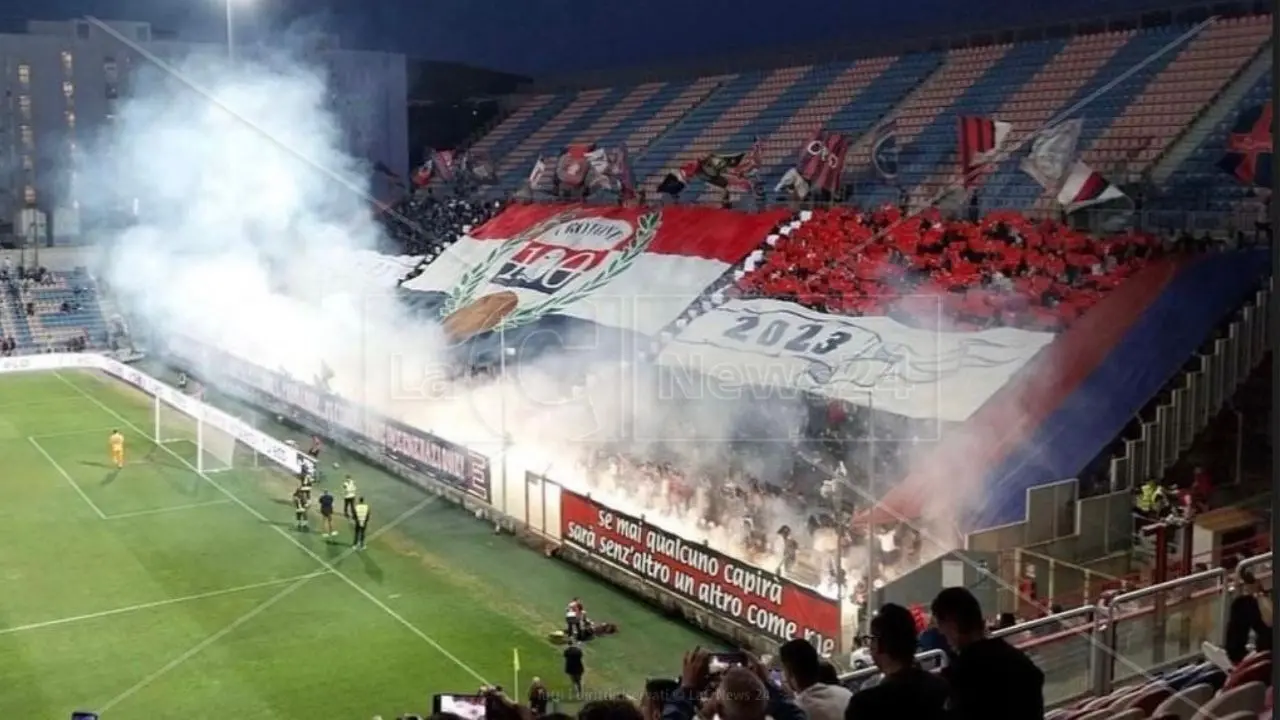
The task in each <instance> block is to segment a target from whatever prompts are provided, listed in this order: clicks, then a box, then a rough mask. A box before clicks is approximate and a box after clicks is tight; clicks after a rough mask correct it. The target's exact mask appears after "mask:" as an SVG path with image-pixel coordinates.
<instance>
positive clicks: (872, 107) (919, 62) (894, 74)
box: [767, 52, 944, 189]
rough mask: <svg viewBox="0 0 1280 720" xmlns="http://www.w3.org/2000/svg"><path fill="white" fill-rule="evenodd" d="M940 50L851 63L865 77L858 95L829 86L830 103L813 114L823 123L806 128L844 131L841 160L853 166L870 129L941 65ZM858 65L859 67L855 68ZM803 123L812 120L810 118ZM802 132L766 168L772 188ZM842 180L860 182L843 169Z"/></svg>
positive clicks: (788, 164) (863, 149)
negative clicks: (846, 146) (845, 143)
mask: <svg viewBox="0 0 1280 720" xmlns="http://www.w3.org/2000/svg"><path fill="white" fill-rule="evenodd" d="M943 59H944V55H943V53H940V52H927V53H913V54H910V55H903V56H901V57H896V58H894V57H889V58H872V59H869V60H860V61H858V63H857V64H855V65H854V67H853V71H854V73H855V74H858V73H861V75H862V76H863V77H865V78H866V79H865V81H863V83H862V91H861V93H859V94H854V93H849V92H844V91H842V90H841V89H839V88H838V86H833V90H831V91H829V92H828V95H827V98H826V101H827V102H828V103H831V102H832V101H834V104H833V105H832V104H828V105H826V106H824V110H822V111H819V112H817V113H815V115H816V117H814V120H816V119H817V118H823V119H824V122H822V123H821V124H820V125H817V124H815V126H814V127H813V128H812V129H810V130H809V133H812V132H813V130H814V129H818V128H819V127H821V128H825V129H827V130H833V131H837V132H841V133H844V134H845V135H846V136H848V137H849V138H850V143H849V150H848V154H847V155H846V159H845V167H846V168H848V169H849V170H850V171H851V170H852V169H853V167H854V162H855V158H856V157H858V154H859V153H861V154H862V155H863V156H865V157H869V155H868V153H869V151H870V147H871V142H872V136H871V135H869V134H868V133H870V131H871V130H872V129H873V128H874V127H875V126H876V125H877V124H878V123H879V122H881V121H882V120H884V119H885V118H886V117H887V116H888V115H889V112H890V111H891V110H892V109H893V108H894V107H895V106H897V105H898V103H900V102H902V101H903V99H904V98H906V97H908V96H909V95H910V93H912V92H913V91H915V90H916V89H917V88H919V87H920V85H921V84H922V83H924V82H925V81H926V80H927V79H928V78H929V77H930V76H931V75H932V74H933V73H934V72H936V71H937V70H938V68H940V67H941V66H942V62H943ZM859 68H861V70H859ZM806 122H813V121H812V120H809V121H806ZM807 136H808V135H807V134H802V136H801V137H798V138H796V141H795V142H794V143H793V144H792V146H791V147H790V148H789V149H781V152H783V153H784V155H783V156H782V159H783V162H782V163H781V164H779V165H776V166H775V167H773V168H772V169H771V170H770V171H769V177H768V179H767V182H768V183H769V184H768V188H769V189H772V188H773V187H775V186H776V185H777V184H778V181H779V180H781V179H782V175H783V174H785V173H786V172H787V170H788V169H789V168H790V167H791V164H792V162H793V161H794V158H795V156H796V152H797V149H798V147H799V141H800V140H803V139H804V138H805V137H807ZM845 176H846V182H848V181H850V178H853V180H852V183H853V187H855V188H856V187H857V186H858V185H859V184H862V183H860V182H859V181H858V180H857V179H856V178H857V176H856V175H855V174H853V173H852V172H846V173H845Z"/></svg>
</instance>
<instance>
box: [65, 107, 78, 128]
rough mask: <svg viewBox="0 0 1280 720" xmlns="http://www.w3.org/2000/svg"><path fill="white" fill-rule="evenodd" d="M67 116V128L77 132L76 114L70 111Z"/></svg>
mask: <svg viewBox="0 0 1280 720" xmlns="http://www.w3.org/2000/svg"><path fill="white" fill-rule="evenodd" d="M65 115H66V117H67V127H68V128H70V129H72V130H75V129H76V114H75V113H73V112H71V111H70V110H68V111H67V112H66V113H65Z"/></svg>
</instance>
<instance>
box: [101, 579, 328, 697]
mask: <svg viewBox="0 0 1280 720" xmlns="http://www.w3.org/2000/svg"><path fill="white" fill-rule="evenodd" d="M320 574H327V573H320ZM312 577H314V576H312ZM310 579H311V578H310V577H305V578H302V579H300V580H295V581H294V582H293V583H292V584H290V585H289V586H288V587H286V588H285V589H283V590H281V591H280V592H278V593H276V594H275V595H272V596H271V597H270V598H268V599H267V600H265V601H264V602H262V603H261V604H260V605H258V606H256V607H254V608H253V609H252V610H250V611H248V612H246V613H245V614H243V615H241V616H240V617H238V618H236V619H235V620H233V621H231V624H230V625H228V626H226V627H224V628H222V629H221V630H219V631H218V632H216V633H214V634H212V635H210V636H209V637H207V638H205V639H204V640H201V641H200V643H199V644H197V645H195V646H193V647H192V648H191V649H190V650H187V651H186V652H184V653H182V654H181V655H179V656H178V657H176V658H174V659H172V660H170V661H169V662H168V663H166V664H165V666H164V667H162V668H160V669H159V670H156V671H155V672H153V673H151V674H150V675H148V676H146V677H144V678H142V679H141V680H139V681H138V682H136V683H134V684H133V686H131V687H130V688H129V689H128V690H125V691H124V692H122V693H120V694H119V695H117V696H115V697H113V698H111V699H110V700H108V701H107V703H106V704H105V705H103V706H102V707H101V709H99V710H98V712H99V714H102V715H105V714H106V712H107V711H108V710H110V709H111V708H113V707H115V706H116V705H119V704H120V703H122V702H124V701H125V700H128V699H129V698H131V697H133V696H134V694H136V693H137V692H138V691H140V690H143V689H145V688H146V687H147V686H148V685H150V684H151V683H153V682H155V681H156V680H159V679H160V678H161V677H162V676H164V675H165V674H166V673H168V672H169V671H171V670H173V669H174V668H176V667H178V666H179V665H181V664H183V663H185V662H186V661H188V660H190V659H191V658H193V657H195V656H196V655H198V654H200V652H201V651H202V650H204V649H205V648H207V647H209V646H210V645H212V644H214V643H216V642H218V641H219V640H221V639H222V638H224V637H226V636H227V635H230V634H231V633H232V632H235V629H236V628H238V627H240V626H241V625H243V624H245V623H247V622H249V621H250V620H252V619H254V618H255V617H257V616H258V615H261V614H262V613H263V612H264V611H266V610H267V609H268V608H270V607H271V606H273V605H275V604H276V603H278V602H280V601H281V600H283V599H285V598H287V597H289V595H291V594H292V593H294V592H296V591H297V590H298V588H300V587H302V586H303V585H306V584H307V581H308V580H310Z"/></svg>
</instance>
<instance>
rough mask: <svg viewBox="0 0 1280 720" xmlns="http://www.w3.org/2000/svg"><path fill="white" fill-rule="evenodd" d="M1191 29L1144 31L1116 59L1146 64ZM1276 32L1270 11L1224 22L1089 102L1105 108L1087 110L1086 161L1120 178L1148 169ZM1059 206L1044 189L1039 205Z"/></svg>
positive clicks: (1083, 138) (1083, 143) (1115, 179)
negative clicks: (1148, 59)
mask: <svg viewBox="0 0 1280 720" xmlns="http://www.w3.org/2000/svg"><path fill="white" fill-rule="evenodd" d="M1186 30H1187V28H1186V27H1185V26H1174V27H1165V28H1155V29H1145V30H1142V31H1140V32H1139V33H1138V35H1137V36H1136V37H1135V41H1134V42H1130V43H1129V44H1128V45H1127V46H1126V47H1125V48H1124V50H1122V51H1121V52H1120V53H1117V54H1116V59H1119V58H1121V56H1126V55H1127V56H1128V57H1126V58H1125V59H1124V63H1123V64H1122V65H1120V66H1119V68H1124V67H1131V66H1133V65H1136V64H1138V63H1140V62H1141V61H1142V59H1143V58H1145V57H1147V56H1148V55H1150V54H1152V53H1154V52H1156V51H1158V50H1159V49H1160V48H1161V47H1163V46H1165V45H1166V44H1168V43H1169V42H1171V41H1173V40H1174V39H1176V38H1177V37H1178V35H1180V34H1182V33H1184V32H1186ZM1269 32H1270V16H1267V17H1265V18H1260V17H1250V18H1232V19H1227V20H1220V21H1218V22H1216V23H1214V24H1213V25H1210V26H1209V27H1208V28H1206V29H1204V30H1203V31H1201V32H1200V33H1199V34H1198V35H1196V36H1195V37H1194V38H1192V39H1191V40H1190V41H1189V42H1187V43H1186V44H1185V45H1183V46H1182V47H1181V48H1180V49H1179V50H1178V51H1177V52H1175V53H1167V54H1165V55H1164V56H1161V57H1160V58H1158V59H1157V60H1156V61H1155V62H1152V63H1150V64H1148V65H1147V66H1146V67H1144V68H1143V69H1142V70H1141V71H1139V72H1136V73H1134V74H1133V75H1131V76H1130V77H1128V78H1126V79H1125V80H1124V81H1123V82H1121V83H1120V84H1118V85H1117V86H1116V87H1115V88H1113V89H1111V90H1110V91H1109V92H1107V93H1106V94H1105V95H1103V96H1102V97H1100V98H1098V99H1097V100H1096V101H1094V102H1093V103H1091V104H1090V105H1089V106H1088V107H1089V108H1096V110H1097V111H1100V112H1089V110H1088V109H1086V110H1085V111H1084V112H1082V113H1081V115H1082V117H1084V118H1085V122H1084V131H1083V133H1082V134H1081V139H1080V143H1081V147H1083V148H1084V150H1083V152H1082V153H1081V159H1083V160H1084V161H1085V162H1086V163H1089V164H1090V165H1091V166H1092V167H1093V168H1094V169H1095V170H1098V171H1100V172H1102V173H1104V174H1106V175H1107V176H1108V177H1109V178H1110V179H1111V180H1112V181H1113V182H1125V181H1126V180H1128V179H1129V178H1130V177H1135V176H1138V175H1139V174H1141V173H1142V172H1143V171H1144V170H1146V169H1147V168H1148V167H1149V165H1150V164H1151V162H1152V161H1153V160H1155V159H1156V158H1157V157H1159V156H1160V155H1161V154H1162V153H1163V152H1164V151H1165V149H1166V148H1167V147H1168V146H1169V143H1171V142H1172V141H1173V139H1174V138H1175V137H1177V135H1178V134H1179V133H1180V132H1181V131H1182V129H1183V128H1185V127H1186V126H1188V125H1189V124H1190V123H1191V122H1192V121H1193V120H1194V119H1195V117H1196V116H1197V115H1199V114H1200V113H1201V112H1203V110H1204V109H1205V107H1206V105H1207V104H1208V103H1209V101H1210V100H1211V99H1212V98H1213V97H1214V95H1215V94H1216V93H1217V91H1218V89H1219V88H1221V87H1222V86H1224V85H1225V84H1226V83H1227V82H1228V81H1229V80H1230V79H1231V78H1233V77H1234V76H1236V75H1237V74H1238V73H1239V72H1240V71H1241V70H1242V69H1243V67H1244V66H1245V65H1246V64H1247V63H1248V61H1249V60H1250V59H1251V58H1253V56H1254V55H1256V54H1257V52H1258V49H1259V46H1260V45H1261V44H1262V43H1263V42H1265V41H1266V39H1267V36H1268V34H1269ZM1104 72H1105V71H1104ZM1119 72H1122V70H1120V71H1118V72H1116V73H1115V74H1113V75H1110V77H1115V75H1118V74H1119ZM1105 82H1106V81H1105V80H1104V84H1105ZM1054 204H1055V200H1054V198H1052V197H1050V196H1049V194H1048V193H1044V194H1042V195H1041V196H1040V198H1039V200H1038V201H1037V203H1036V207H1037V208H1039V209H1042V210H1048V209H1050V208H1052V207H1053V205H1054Z"/></svg>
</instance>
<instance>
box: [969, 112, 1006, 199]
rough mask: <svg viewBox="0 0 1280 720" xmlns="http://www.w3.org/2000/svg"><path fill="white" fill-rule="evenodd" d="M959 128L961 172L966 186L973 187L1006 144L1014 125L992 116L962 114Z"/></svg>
mask: <svg viewBox="0 0 1280 720" xmlns="http://www.w3.org/2000/svg"><path fill="white" fill-rule="evenodd" d="M959 129H960V172H961V173H962V174H963V176H964V186H965V187H972V186H973V183H974V181H975V180H977V179H978V177H979V176H980V175H981V172H980V170H981V169H982V167H983V166H984V165H986V164H987V163H988V162H991V160H992V159H993V158H995V156H996V155H997V154H998V153H999V152H1000V149H1001V147H1003V146H1004V141H1005V139H1006V138H1008V137H1009V131H1010V130H1012V129H1013V125H1012V124H1010V123H1007V122H1001V121H999V120H993V119H991V118H984V117H975V116H972V115H961V116H960V122H959Z"/></svg>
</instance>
